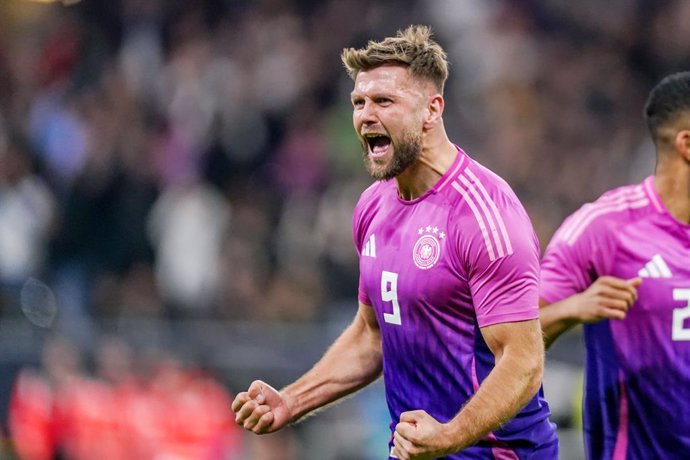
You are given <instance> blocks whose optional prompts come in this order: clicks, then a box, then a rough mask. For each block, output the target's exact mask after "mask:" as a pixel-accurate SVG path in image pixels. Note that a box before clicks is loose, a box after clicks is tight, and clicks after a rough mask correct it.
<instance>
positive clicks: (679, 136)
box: [674, 129, 690, 161]
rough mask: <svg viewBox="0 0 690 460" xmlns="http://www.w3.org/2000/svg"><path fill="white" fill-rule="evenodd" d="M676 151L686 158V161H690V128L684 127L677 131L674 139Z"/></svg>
mask: <svg viewBox="0 0 690 460" xmlns="http://www.w3.org/2000/svg"><path fill="white" fill-rule="evenodd" d="M674 146H675V148H676V151H677V152H678V153H679V154H680V155H681V156H682V157H683V158H685V161H690V130H687V129H683V130H680V131H678V132H677V133H676V138H675V140H674Z"/></svg>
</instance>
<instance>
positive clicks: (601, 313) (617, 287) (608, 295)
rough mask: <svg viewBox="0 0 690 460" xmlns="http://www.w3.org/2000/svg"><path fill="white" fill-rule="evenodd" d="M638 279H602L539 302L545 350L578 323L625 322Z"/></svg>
mask: <svg viewBox="0 0 690 460" xmlns="http://www.w3.org/2000/svg"><path fill="white" fill-rule="evenodd" d="M641 282H642V279H641V278H633V279H631V280H624V279H620V278H615V277H613V276H601V277H599V278H597V280H596V281H595V282H594V283H592V285H591V286H589V287H588V288H587V289H586V290H585V291H583V292H581V293H578V294H574V295H572V296H570V297H567V298H565V299H563V300H561V301H558V302H554V303H552V304H549V303H548V302H546V301H545V300H544V299H541V300H540V301H539V321H540V323H541V329H542V332H543V333H544V342H545V343H546V347H547V348H548V347H550V346H551V344H552V343H553V342H554V341H555V340H556V339H557V338H558V337H559V336H560V335H561V334H563V333H564V332H565V331H567V330H569V329H571V328H572V327H573V326H575V325H577V324H581V323H595V322H597V321H601V320H603V319H624V318H625V315H626V313H627V311H628V309H629V308H630V306H631V305H632V304H633V303H634V302H635V299H636V298H637V287H638V286H639V285H640V283H641Z"/></svg>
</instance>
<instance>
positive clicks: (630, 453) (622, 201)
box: [541, 177, 690, 460]
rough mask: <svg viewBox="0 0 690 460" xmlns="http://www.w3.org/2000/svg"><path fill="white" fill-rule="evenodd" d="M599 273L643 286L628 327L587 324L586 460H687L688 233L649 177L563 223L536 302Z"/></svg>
mask: <svg viewBox="0 0 690 460" xmlns="http://www.w3.org/2000/svg"><path fill="white" fill-rule="evenodd" d="M602 275H611V276H616V277H619V278H623V279H629V278H634V277H637V276H640V277H642V278H643V281H642V285H641V286H640V287H639V289H638V295H639V297H638V299H637V301H636V302H635V304H634V305H633V306H632V307H631V308H630V310H629V312H628V315H627V317H626V318H625V319H624V320H605V321H601V322H599V323H596V324H588V325H585V326H584V333H585V344H586V365H585V374H586V378H585V400H584V408H583V411H584V433H585V444H586V449H587V454H588V458H590V459H597V460H598V459H651V458H659V459H681V458H683V459H687V458H688V457H689V456H690V319H689V318H690V226H689V225H685V224H682V223H680V222H678V221H677V220H675V219H674V218H673V216H671V214H670V213H669V212H668V210H667V209H666V207H665V206H664V205H663V203H662V201H661V199H660V198H659V196H658V194H657V192H656V190H655V188H654V178H653V177H648V178H647V179H645V180H644V181H643V182H642V183H641V184H637V185H631V186H625V187H620V188H617V189H615V190H612V191H610V192H607V193H605V194H604V195H602V196H601V197H600V198H599V199H598V200H597V201H595V202H593V203H588V204H586V205H584V206H583V207H582V208H580V209H579V210H578V211H577V212H575V213H574V214H573V215H572V216H570V217H569V218H568V219H566V220H565V222H564V223H563V225H561V227H560V228H559V229H558V231H557V232H556V234H555V235H554V238H553V240H552V241H551V243H550V244H549V247H548V248H547V250H546V253H545V255H544V259H543V261H542V283H541V296H542V298H543V299H544V300H546V301H548V302H556V301H559V300H561V299H564V298H566V297H569V296H570V295H572V294H574V293H578V292H581V291H583V290H585V289H586V288H587V287H588V286H589V285H590V284H591V283H592V282H593V281H594V280H596V278H598V277H599V276H602Z"/></svg>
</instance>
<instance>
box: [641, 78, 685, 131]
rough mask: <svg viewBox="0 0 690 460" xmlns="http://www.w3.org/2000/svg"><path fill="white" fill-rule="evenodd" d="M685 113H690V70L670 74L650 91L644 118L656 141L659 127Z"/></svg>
mask: <svg viewBox="0 0 690 460" xmlns="http://www.w3.org/2000/svg"><path fill="white" fill-rule="evenodd" d="M683 113H687V114H690V72H678V73H674V74H671V75H668V76H667V77H665V78H664V79H662V80H661V81H660V82H659V83H657V85H656V86H655V87H654V88H653V89H652V91H651V92H650V93H649V97H648V98H647V103H646V104H645V108H644V118H645V121H646V122H647V127H648V128H649V132H650V133H651V135H652V139H654V142H657V140H658V138H659V136H658V134H659V128H661V127H662V126H664V125H665V124H666V123H668V122H671V121H673V120H675V119H676V118H677V117H679V116H680V115H682V114H683Z"/></svg>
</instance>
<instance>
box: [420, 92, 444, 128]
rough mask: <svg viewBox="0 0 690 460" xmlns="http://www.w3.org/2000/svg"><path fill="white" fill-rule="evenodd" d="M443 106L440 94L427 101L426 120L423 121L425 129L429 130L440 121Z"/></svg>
mask: <svg viewBox="0 0 690 460" xmlns="http://www.w3.org/2000/svg"><path fill="white" fill-rule="evenodd" d="M444 106H445V101H444V100H443V96H441V95H440V94H436V95H434V96H432V97H431V98H430V99H429V102H428V105H427V113H426V118H425V120H424V127H425V128H431V127H432V126H434V125H436V124H437V123H438V122H439V121H440V120H441V117H442V116H443V108H444Z"/></svg>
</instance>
